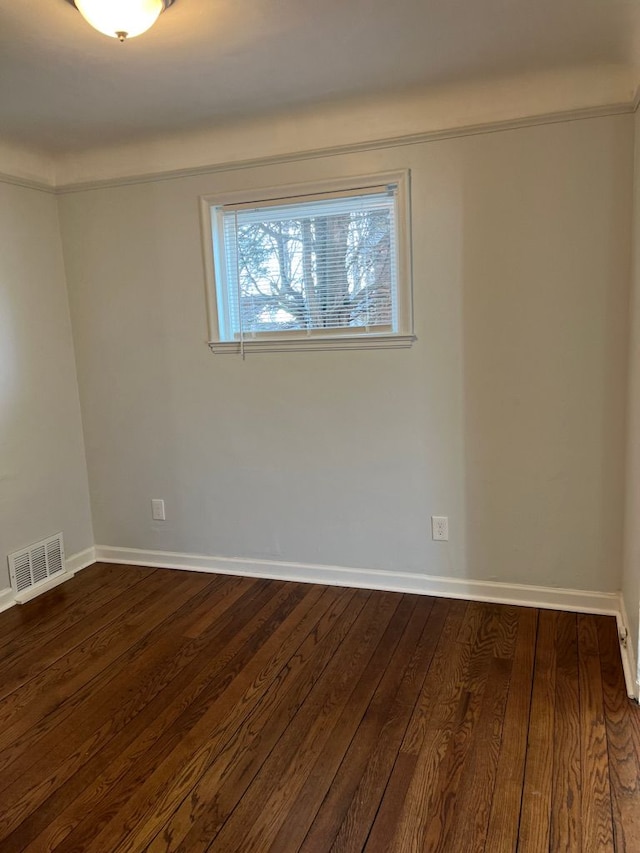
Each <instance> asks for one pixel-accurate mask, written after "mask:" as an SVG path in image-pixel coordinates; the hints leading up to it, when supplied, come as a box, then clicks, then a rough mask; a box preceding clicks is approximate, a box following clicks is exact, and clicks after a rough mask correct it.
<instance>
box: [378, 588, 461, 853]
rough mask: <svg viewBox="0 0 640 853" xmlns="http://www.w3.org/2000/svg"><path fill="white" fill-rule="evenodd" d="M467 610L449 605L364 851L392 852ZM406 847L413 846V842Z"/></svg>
mask: <svg viewBox="0 0 640 853" xmlns="http://www.w3.org/2000/svg"><path fill="white" fill-rule="evenodd" d="M468 609H469V605H468V604H467V603H466V602H463V601H454V602H451V604H450V608H449V612H448V614H447V618H446V621H445V624H444V627H443V630H442V633H441V635H440V637H439V640H438V645H437V647H436V650H435V653H434V656H433V658H432V660H431V662H430V666H429V671H428V673H427V677H426V679H425V681H424V684H423V686H422V692H421V695H420V698H419V700H418V702H417V703H416V706H415V708H414V711H413V714H412V716H411V719H410V721H409V725H408V726H407V730H406V732H405V735H404V738H403V740H402V744H401V745H400V750H399V751H398V756H397V759H396V762H395V764H394V767H393V770H392V772H391V776H390V778H389V782H388V784H387V786H386V789H385V792H384V796H383V798H382V802H381V803H380V808H379V809H378V812H377V814H376V817H375V820H374V823H373V826H372V828H371V832H370V834H369V837H368V839H367V842H366V847H365V850H367V851H376V853H378V852H379V853H382V851H388V850H391V845H392V843H393V840H394V838H395V837H396V835H397V833H398V832H399V830H400V829H401V822H402V819H403V811H404V808H405V805H406V801H407V796H408V791H409V787H410V785H411V782H412V780H413V778H414V775H415V772H416V768H417V764H418V756H419V754H420V749H421V747H422V744H423V742H424V740H425V736H426V731H427V725H428V722H429V720H430V717H431V714H432V711H433V709H434V708H435V707H436V706H437V704H438V703H439V701H440V695H441V691H442V686H443V684H444V683H445V680H446V678H447V673H448V672H450V671H451V669H452V668H453V669H455V667H456V666H457V665H458V663H459V662H458V658H459V657H460V654H461V648H462V647H461V645H460V644H459V643H458V644H456V639H457V638H459V637H460V636H461V634H462V628H463V625H464V620H465V615H466V614H467V611H468ZM466 636H469V635H468V634H467V635H466ZM452 652H453V653H454V654H452ZM410 832H411V833H412V834H414V833H415V836H416V837H417V835H418V832H421V827H420V825H419V824H418V825H416V826H415V827H414V826H413V825H412V826H411V828H410ZM409 843H410V844H414V842H413V841H410V842H409Z"/></svg>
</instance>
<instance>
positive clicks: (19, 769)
mask: <svg viewBox="0 0 640 853" xmlns="http://www.w3.org/2000/svg"><path fill="white" fill-rule="evenodd" d="M206 593H207V588H205V590H204V594H205V595H206ZM200 600H201V594H198V595H197V596H195V597H194V598H193V599H192V602H193V603H194V604H196V605H197V604H198V603H199V602H200ZM272 600H273V588H272V587H269V588H268V587H267V585H266V584H264V583H263V584H253V585H252V588H250V589H248V590H247V591H246V592H245V594H244V595H243V596H242V599H241V600H240V602H239V606H238V609H237V610H236V611H235V612H234V613H233V614H227V616H226V618H220V621H219V623H218V626H217V627H218V630H214V631H212V632H211V636H210V637H208V638H206V642H202V641H201V642H197V643H189V642H187V641H185V642H183V643H182V644H180V643H179V642H178V641H177V640H176V635H178V636H182V634H183V630H184V627H188V626H189V625H190V624H191V622H192V614H191V608H190V607H189V606H188V605H185V606H182V607H181V608H179V609H178V610H177V611H176V613H175V614H174V615H173V617H172V621H171V625H170V627H168V626H166V625H165V624H163V625H162V626H160V627H159V628H158V629H157V630H156V631H155V632H154V631H152V632H151V633H150V634H148V635H147V636H146V637H145V638H144V640H143V642H141V643H139V644H137V646H136V647H135V650H136V651H135V658H134V659H133V661H132V662H130V663H129V664H128V665H127V666H126V668H125V671H126V672H127V675H128V676H129V677H130V678H131V679H132V680H133V683H134V684H135V689H134V690H132V689H131V685H130V684H129V683H128V682H124V683H123V684H122V685H120V684H117V685H115V686H114V685H113V684H112V682H111V681H106V682H105V683H101V684H96V685H94V690H93V691H89V693H88V695H87V696H86V701H84V702H83V703H81V705H80V706H79V708H78V714H79V717H80V719H81V724H80V725H78V718H77V717H76V716H75V715H72V716H70V717H67V718H65V719H64V720H62V721H61V722H59V724H58V725H57V726H56V727H54V728H53V729H52V730H51V731H50V732H48V733H47V736H46V738H43V739H42V740H41V742H40V744H39V747H40V749H41V750H42V751H43V755H44V756H45V757H44V759H41V760H40V761H39V762H38V765H37V767H34V768H33V770H32V776H33V775H35V778H36V779H39V780H40V783H39V785H38V788H37V791H36V790H35V789H32V790H31V792H30V796H31V797H32V798H33V797H34V796H35V795H36V793H38V794H39V795H40V796H41V797H42V796H45V797H46V800H44V801H43V804H42V806H41V807H40V808H39V809H38V811H37V813H36V815H35V816H33V817H32V818H31V819H30V820H29V822H28V825H27V826H25V825H23V826H21V828H20V832H19V833H18V835H19V839H20V840H21V841H24V839H25V838H28V839H31V838H32V837H34V836H35V835H37V834H38V833H39V832H40V831H41V830H42V828H43V827H44V826H46V825H47V823H49V821H50V820H52V819H53V817H55V816H57V821H56V823H63V824H64V827H65V831H66V832H67V833H68V832H69V831H71V829H72V828H73V826H74V825H75V823H78V822H79V820H81V819H82V818H84V817H85V816H86V814H87V807H88V805H89V801H88V795H89V792H90V791H92V790H94V780H97V781H96V783H95V785H96V786H97V790H98V791H99V792H102V793H104V789H105V778H104V773H105V769H106V768H107V767H108V766H109V763H110V761H112V760H113V759H114V758H118V759H120V760H122V759H123V757H124V755H126V754H128V753H127V748H128V747H129V746H130V744H131V742H132V741H133V740H134V739H135V738H136V736H137V735H139V734H140V733H144V736H145V737H147V738H148V737H153V735H154V734H155V736H157V734H158V724H159V721H160V720H162V719H166V717H167V716H168V714H169V713H170V712H173V711H174V710H175V713H176V715H177V714H178V713H180V712H181V711H182V710H184V708H183V706H182V704H179V705H178V706H177V707H176V708H175V709H174V707H173V706H172V704H171V700H173V699H174V698H175V697H176V696H180V697H181V698H182V702H184V704H185V705H186V706H188V705H189V704H190V703H191V702H193V701H195V699H196V698H197V697H198V695H199V694H200V692H201V691H203V690H204V689H205V687H206V686H207V685H208V684H209V683H210V682H211V680H212V679H213V678H214V677H215V674H216V672H217V670H216V667H212V666H211V663H210V660H211V656H214V655H215V656H216V660H217V664H218V666H219V667H221V666H222V665H223V662H224V661H226V659H227V657H228V656H229V655H230V654H232V651H231V650H230V649H229V647H228V646H227V645H226V644H225V643H226V639H229V641H230V645H231V646H232V648H233V644H236V645H237V643H238V623H239V622H241V621H242V619H243V618H247V619H248V618H249V617H250V616H252V615H253V614H254V613H257V612H262V609H263V608H264V607H265V606H267V605H269V603H270V602H271V601H272ZM230 603H232V602H229V600H228V598H224V597H220V598H217V600H216V601H215V602H213V603H212V602H209V606H210V607H211V609H212V610H214V611H216V610H217V611H218V614H219V616H220V617H222V614H223V613H224V610H223V609H221V608H225V609H226V607H228V606H229V604H230ZM170 651H171V652H172V653H173V656H171V655H170ZM126 663H127V661H126V659H125V661H124V664H126ZM181 691H182V692H181ZM167 706H169V708H168V707H167ZM163 712H164V716H163ZM15 770H16V773H17V776H16V778H18V779H20V784H21V785H22V786H23V787H24V786H25V785H28V784H29V779H30V777H29V771H28V769H27V765H25V764H24V763H16V764H15ZM79 794H80V795H81V796H80V797H79ZM78 797H79V798H78ZM77 798H78V799H77ZM69 803H73V805H74V807H75V814H76V816H78V815H79V816H80V817H77V819H76V821H75V823H74V821H73V819H71V818H70V817H69V815H68V814H67V813H66V812H65V808H66V807H67V806H68V804H69ZM95 804H96V803H95V801H93V802H92V803H91V805H92V806H93V807H94V808H95ZM55 832H56V833H57V834H58V835H59V834H60V833H61V830H60V829H59V828H57V827H56V829H55ZM6 843H8V842H5V844H6ZM17 849H21V848H17Z"/></svg>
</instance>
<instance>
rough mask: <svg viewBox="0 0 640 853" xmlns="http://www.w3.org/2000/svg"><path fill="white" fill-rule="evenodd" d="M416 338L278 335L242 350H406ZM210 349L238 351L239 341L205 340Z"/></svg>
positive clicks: (246, 344) (251, 344)
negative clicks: (277, 337) (298, 336)
mask: <svg viewBox="0 0 640 853" xmlns="http://www.w3.org/2000/svg"><path fill="white" fill-rule="evenodd" d="M415 340H416V336H415V335H366V336H364V335H363V336H361V337H360V336H358V337H351V338H347V337H335V338H316V337H310V338H280V339H273V338H271V339H270V340H255V339H253V340H245V342H244V351H245V353H259V352H306V351H324V350H359V349H407V348H408V347H410V346H411V345H412V344H413V342H414V341H415ZM209 348H210V349H211V352H214V353H216V354H218V355H222V354H225V355H231V354H235V355H237V354H239V353H240V352H241V351H242V347H241V345H240V341H209Z"/></svg>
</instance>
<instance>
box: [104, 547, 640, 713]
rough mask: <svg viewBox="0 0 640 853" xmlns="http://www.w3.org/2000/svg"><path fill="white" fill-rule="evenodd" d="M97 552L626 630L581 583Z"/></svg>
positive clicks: (629, 672)
mask: <svg viewBox="0 0 640 853" xmlns="http://www.w3.org/2000/svg"><path fill="white" fill-rule="evenodd" d="M95 558H96V560H97V561H99V562H103V563H123V564H126V565H134V566H155V567H158V568H166V569H181V570H187V571H197V572H211V573H214V574H227V575H244V576H249V577H259V578H271V579H274V580H288V581H298V582H303V583H320V584H328V585H330V586H350V587H361V588H365V589H380V590H386V591H388V592H407V593H416V594H419V595H434V596H439V597H444V598H463V599H469V600H471V601H487V602H492V603H494V604H516V605H520V606H524V607H541V608H545V609H550V610H565V611H569V612H573V613H597V614H603V615H608V616H615V617H616V621H617V624H618V628H619V629H623V630H622V635H624V629H626V630H627V634H628V621H627V618H626V613H625V611H624V603H623V601H622V597H621V595H620V593H618V592H592V591H590V590H582V589H556V588H555V587H544V586H529V585H526V584H508V583H498V582H494V581H478V580H469V579H467V578H445V577H436V576H433V575H421V574H418V573H412V572H390V571H382V570H380V569H355V568H345V567H343V566H323V565H317V564H309V563H284V562H277V561H273V560H241V559H234V558H230V557H209V556H204V555H200V554H181V553H176V552H172V551H144V550H140V549H137V548H114V547H110V546H106V545H96V548H95ZM620 649H621V653H622V663H623V668H624V675H625V682H626V686H627V693H628V694H629V696H630V697H632V698H637V695H638V694H637V690H638V687H637V683H636V678H635V675H634V673H635V671H636V670H635V663H634V658H635V655H634V654H633V649H632V648H631V643H629V642H627V644H626V646H624V645H622V644H621V646H620Z"/></svg>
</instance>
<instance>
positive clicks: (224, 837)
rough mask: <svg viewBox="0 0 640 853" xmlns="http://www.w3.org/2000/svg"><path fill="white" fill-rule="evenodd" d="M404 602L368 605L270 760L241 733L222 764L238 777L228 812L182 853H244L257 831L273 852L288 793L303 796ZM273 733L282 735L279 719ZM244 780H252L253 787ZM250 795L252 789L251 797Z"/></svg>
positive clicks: (211, 784)
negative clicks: (307, 777)
mask: <svg viewBox="0 0 640 853" xmlns="http://www.w3.org/2000/svg"><path fill="white" fill-rule="evenodd" d="M399 603H400V596H397V595H385V596H384V597H378V596H375V597H372V598H370V599H369V600H368V601H367V603H366V604H365V607H364V608H363V610H362V612H361V613H360V615H359V617H358V619H357V620H356V621H355V622H354V623H353V626H352V627H351V629H350V631H349V635H348V636H349V637H350V638H352V639H353V643H351V644H350V645H349V646H348V647H345V646H341V647H340V648H339V649H338V650H337V652H336V654H335V655H334V656H333V658H332V660H331V661H330V662H329V664H328V666H327V668H326V670H325V672H324V673H323V676H324V677H323V678H322V679H321V680H318V681H317V682H316V683H315V684H313V686H312V689H311V690H310V691H309V692H308V693H307V695H306V696H305V698H304V701H303V702H302V704H301V705H300V706H299V708H298V709H297V710H296V713H295V714H294V715H293V716H291V717H290V718H289V722H288V725H287V727H286V728H285V730H284V733H283V734H282V735H281V738H280V739H279V740H278V741H277V744H278V749H277V750H276V751H271V752H269V753H268V754H267V755H265V751H264V750H261V751H260V752H256V750H254V749H250V750H249V751H248V753H247V750H246V748H245V749H242V741H243V740H244V738H243V737H242V734H244V733H245V732H244V731H243V732H242V733H240V738H239V746H240V747H241V748H240V749H238V750H234V751H233V756H232V760H231V764H229V763H228V762H227V760H226V758H224V759H223V765H222V766H224V767H228V768H229V769H230V770H231V771H232V774H231V778H232V779H237V780H238V782H239V785H238V786H237V787H236V788H235V789H233V790H232V791H230V796H229V797H228V798H227V801H226V803H225V806H224V807H222V803H221V802H220V801H217V803H216V808H215V811H212V810H208V811H207V813H206V831H205V832H204V833H203V831H202V830H203V829H204V828H205V827H204V826H203V823H202V821H199V822H198V825H194V827H193V829H192V831H191V832H190V833H189V836H188V837H187V838H186V839H185V841H184V844H182V845H181V846H180V847H179V848H178V849H186V850H190V851H191V850H193V851H197V850H201V849H208V848H209V844H210V843H211V844H212V849H218V850H235V849H242V847H250V846H251V843H252V841H251V838H247V836H248V835H249V836H251V837H253V835H254V834H255V833H256V832H257V833H259V835H260V844H261V845H264V846H265V847H268V844H269V835H270V834H273V833H274V832H275V831H277V826H278V820H279V817H280V815H281V813H282V812H281V809H282V808H283V803H284V805H285V806H286V798H287V796H288V795H289V794H292V795H293V794H294V793H297V792H298V790H299V788H300V787H301V785H302V784H303V782H304V774H305V769H306V768H307V767H308V766H310V765H311V764H312V762H313V760H314V758H315V757H316V755H317V750H318V749H321V748H322V745H323V744H324V743H325V742H326V739H327V737H328V735H329V733H330V731H331V728H332V726H333V724H334V722H335V720H336V719H337V718H338V717H339V715H340V713H341V711H342V708H343V707H344V703H345V702H346V701H347V700H348V698H349V697H350V696H351V695H352V693H354V692H355V691H357V690H358V688H359V687H361V684H362V680H360V681H359V680H358V677H357V674H358V672H359V669H360V667H364V668H365V674H367V675H369V670H368V669H367V664H368V662H369V661H370V659H371V657H372V655H373V654H374V652H375V650H376V647H377V646H378V643H379V642H380V640H381V638H382V637H383V636H384V634H385V630H386V628H387V626H388V625H389V623H390V622H392V617H393V616H394V613H395V612H396V610H397V609H398V607H399ZM363 677H364V675H363ZM366 685H367V686H368V682H366ZM273 731H274V732H276V733H277V734H279V735H280V734H281V726H280V724H279V722H278V721H275V729H274V730H273ZM272 741H273V739H272V738H269V739H268V740H267V741H266V742H267V743H268V744H269V745H270V743H271V742H272ZM265 758H266V759H267V760H266V761H265ZM247 759H248V760H247ZM220 769H222V768H221V767H220V765H215V764H214V765H213V766H212V768H211V772H210V773H209V774H208V775H207V776H206V777H205V779H204V780H203V782H204V784H206V786H207V788H208V790H209V791H210V792H211V793H213V791H214V790H215V787H217V784H216V781H215V780H217V779H218V778H219V777H218V773H219V772H220ZM238 771H239V772H238ZM247 781H249V782H250V785H249V787H248V788H247V787H246V785H247ZM198 790H200V786H198ZM245 791H247V792H250V793H249V795H248V796H245ZM258 804H259V805H258ZM248 811H249V814H247V812H248ZM263 821H264V824H263V823H262V822H263Z"/></svg>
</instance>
